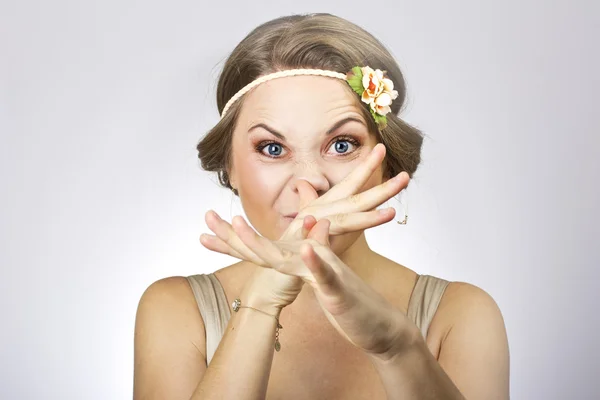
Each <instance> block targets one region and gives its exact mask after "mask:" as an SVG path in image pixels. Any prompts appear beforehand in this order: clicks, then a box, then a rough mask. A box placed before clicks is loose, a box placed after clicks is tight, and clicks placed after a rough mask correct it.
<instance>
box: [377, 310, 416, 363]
mask: <svg viewBox="0 0 600 400" xmlns="http://www.w3.org/2000/svg"><path fill="white" fill-rule="evenodd" d="M393 318H394V323H393V325H394V326H395V327H396V328H395V329H393V330H392V331H391V333H390V336H389V338H388V339H387V340H386V342H387V345H386V346H385V348H386V350H385V351H383V352H381V353H372V354H370V356H371V358H372V359H373V361H374V362H375V363H383V364H385V363H388V362H391V361H393V360H394V359H397V358H398V357H403V356H405V355H406V354H407V353H410V352H411V351H413V350H415V348H417V347H418V346H421V345H425V346H426V344H425V341H424V339H423V336H422V334H421V331H420V330H419V328H418V327H417V326H416V325H415V324H413V323H411V322H410V321H409V320H408V318H407V317H406V316H405V315H404V314H403V313H402V312H401V311H399V310H398V311H397V313H394V317H393Z"/></svg>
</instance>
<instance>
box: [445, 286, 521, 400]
mask: <svg viewBox="0 0 600 400" xmlns="http://www.w3.org/2000/svg"><path fill="white" fill-rule="evenodd" d="M451 285H452V286H453V288H452V289H451V290H450V293H448V295H449V297H450V298H449V299H447V300H448V305H447V307H448V312H449V313H450V314H449V315H452V319H451V321H452V322H451V325H450V327H449V330H448V332H447V334H446V337H445V339H444V340H443V342H442V344H441V347H440V355H439V358H438V361H439V363H440V365H441V366H442V368H443V369H444V371H445V372H446V374H447V375H448V376H449V377H450V378H451V379H452V381H453V382H454V384H455V385H456V387H457V388H458V389H459V390H460V392H461V393H462V394H463V395H464V396H465V398H467V399H469V400H471V399H473V400H478V399H486V400H488V399H503V400H506V399H508V398H509V364H510V363H509V349H508V338H507V334H506V327H505V326H504V319H503V317H502V313H501V312H500V309H499V308H498V305H497V304H496V302H495V301H494V299H493V298H492V297H491V296H490V295H489V294H488V293H487V292H485V291H484V290H482V289H480V288H478V287H477V286H474V285H471V284H468V283H464V282H452V283H451ZM448 289H450V286H449V287H448V288H447V291H448Z"/></svg>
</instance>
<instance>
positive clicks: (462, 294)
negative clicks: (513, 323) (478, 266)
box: [436, 281, 502, 329]
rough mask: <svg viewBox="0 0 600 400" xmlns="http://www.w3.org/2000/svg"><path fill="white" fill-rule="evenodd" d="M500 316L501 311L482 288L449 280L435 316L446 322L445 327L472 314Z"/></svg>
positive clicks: (449, 326) (450, 326)
mask: <svg viewBox="0 0 600 400" xmlns="http://www.w3.org/2000/svg"><path fill="white" fill-rule="evenodd" d="M482 314H483V315H485V316H487V318H500V319H502V313H501V311H500V308H499V307H498V304H497V303H496V301H495V300H494V298H493V297H492V296H491V295H490V294H489V293H488V292H486V291H485V290H483V289H482V288H480V287H478V286H476V285H473V284H471V283H467V282H459V281H457V282H450V283H449V284H448V286H447V288H446V291H445V292H444V295H443V296H442V299H441V300H440V304H439V307H438V313H436V317H439V319H440V320H443V321H444V322H446V325H447V326H446V327H447V328H448V329H451V328H452V326H453V325H455V324H456V323H459V322H461V321H462V322H464V321H465V320H467V319H471V318H473V316H477V317H481V316H482Z"/></svg>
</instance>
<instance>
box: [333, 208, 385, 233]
mask: <svg viewBox="0 0 600 400" xmlns="http://www.w3.org/2000/svg"><path fill="white" fill-rule="evenodd" d="M395 216H396V210H395V209H394V208H393V207H389V208H384V209H381V210H374V211H365V212H357V213H345V214H335V215H331V216H329V217H326V218H324V219H328V220H329V221H330V222H331V225H330V227H329V235H331V236H337V235H343V234H344V233H348V232H356V231H361V230H365V229H369V228H374V227H376V226H379V225H383V224H385V223H388V222H390V221H392V220H393V219H394V217H395Z"/></svg>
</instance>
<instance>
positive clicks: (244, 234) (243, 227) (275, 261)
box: [231, 215, 286, 267]
mask: <svg viewBox="0 0 600 400" xmlns="http://www.w3.org/2000/svg"><path fill="white" fill-rule="evenodd" d="M231 222H232V223H233V229H234V232H236V234H237V235H238V236H239V238H240V239H241V240H242V241H243V243H244V244H245V245H246V246H247V247H248V248H249V249H250V250H251V251H252V252H254V253H255V254H256V255H257V256H258V257H259V258H261V259H262V260H264V261H265V262H264V263H263V266H265V267H271V266H275V265H281V263H282V261H283V259H284V258H285V256H286V255H285V254H282V252H281V250H280V249H279V247H277V246H276V245H275V244H273V242H272V241H271V240H269V239H267V238H264V237H262V236H261V235H259V234H258V233H256V231H255V230H254V229H252V227H250V225H248V223H247V222H246V220H245V219H244V218H243V217H241V216H239V215H236V216H235V217H233V220H232V221H231Z"/></svg>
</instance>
